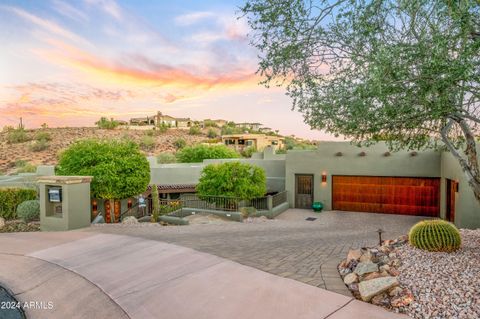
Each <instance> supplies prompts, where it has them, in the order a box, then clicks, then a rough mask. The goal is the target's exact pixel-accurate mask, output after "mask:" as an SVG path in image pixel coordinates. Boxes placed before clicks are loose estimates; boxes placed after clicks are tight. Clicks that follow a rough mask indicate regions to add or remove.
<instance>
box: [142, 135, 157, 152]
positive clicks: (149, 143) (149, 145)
mask: <svg viewBox="0 0 480 319" xmlns="http://www.w3.org/2000/svg"><path fill="white" fill-rule="evenodd" d="M140 147H141V148H142V150H144V151H151V150H153V149H154V148H155V138H153V137H152V136H148V135H145V136H143V137H142V140H141V141H140Z"/></svg>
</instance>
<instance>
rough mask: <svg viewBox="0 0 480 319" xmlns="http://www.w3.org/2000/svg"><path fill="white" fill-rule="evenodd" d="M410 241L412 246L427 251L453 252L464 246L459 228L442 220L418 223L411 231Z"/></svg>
mask: <svg viewBox="0 0 480 319" xmlns="http://www.w3.org/2000/svg"><path fill="white" fill-rule="evenodd" d="M408 240H409V241H410V244H411V245H412V246H414V247H417V248H419V249H423V250H427V251H444V252H452V251H455V250H457V249H458V248H460V245H461V244H462V238H461V237H460V232H459V231H458V229H457V227H455V225H454V224H452V223H449V222H447V221H445V220H442V219H432V220H423V221H421V222H418V223H417V224H415V225H414V226H413V227H412V228H411V229H410V232H409V234H408Z"/></svg>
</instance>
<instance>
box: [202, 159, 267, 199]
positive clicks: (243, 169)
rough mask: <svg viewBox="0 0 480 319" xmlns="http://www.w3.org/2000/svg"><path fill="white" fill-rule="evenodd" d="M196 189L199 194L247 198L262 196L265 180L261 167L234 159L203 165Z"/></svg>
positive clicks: (264, 189)
mask: <svg viewBox="0 0 480 319" xmlns="http://www.w3.org/2000/svg"><path fill="white" fill-rule="evenodd" d="M196 189H197V193H198V195H199V196H227V197H238V198H240V199H245V200H249V199H253V198H257V197H261V196H264V195H265V193H266V192H267V182H266V176H265V171H264V170H263V168H261V167H258V166H256V165H251V164H247V163H240V162H237V161H235V162H226V163H222V164H210V165H207V166H205V168H204V169H203V171H202V175H201V176H200V180H199V183H198V185H197V188H196Z"/></svg>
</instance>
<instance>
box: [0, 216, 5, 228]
mask: <svg viewBox="0 0 480 319" xmlns="http://www.w3.org/2000/svg"><path fill="white" fill-rule="evenodd" d="M3 226H5V218H3V217H0V228H2V227H3Z"/></svg>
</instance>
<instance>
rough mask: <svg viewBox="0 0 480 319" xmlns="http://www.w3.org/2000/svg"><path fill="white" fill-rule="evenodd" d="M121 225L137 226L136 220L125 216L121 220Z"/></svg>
mask: <svg viewBox="0 0 480 319" xmlns="http://www.w3.org/2000/svg"><path fill="white" fill-rule="evenodd" d="M122 223H123V224H128V225H132V224H138V220H137V219H136V218H135V217H134V216H127V217H125V218H124V219H123V220H122Z"/></svg>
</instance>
